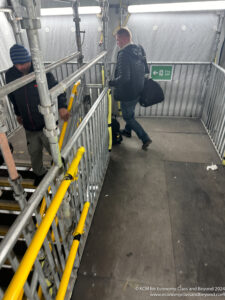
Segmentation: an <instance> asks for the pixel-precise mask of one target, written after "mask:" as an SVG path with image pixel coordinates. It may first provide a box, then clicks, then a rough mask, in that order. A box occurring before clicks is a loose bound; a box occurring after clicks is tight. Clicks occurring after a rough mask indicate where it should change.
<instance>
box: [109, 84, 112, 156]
mask: <svg viewBox="0 0 225 300" xmlns="http://www.w3.org/2000/svg"><path fill="white" fill-rule="evenodd" d="M108 131H109V148H108V149H109V151H111V150H112V92H111V90H110V89H109V90H108Z"/></svg>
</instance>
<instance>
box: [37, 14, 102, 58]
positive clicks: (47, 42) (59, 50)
mask: <svg viewBox="0 0 225 300" xmlns="http://www.w3.org/2000/svg"><path fill="white" fill-rule="evenodd" d="M41 24H42V28H41V30H40V42H41V46H42V50H43V55H44V59H45V60H47V61H55V60H57V59H60V58H62V57H64V56H66V55H68V54H70V53H72V52H74V51H76V49H77V47H76V41H75V26H74V22H73V16H49V17H41ZM99 26H100V23H99V20H98V18H97V17H96V16H95V15H82V16H81V30H82V31H85V37H84V42H83V54H84V59H85V60H89V59H90V58H93V57H95V56H96V55H97V53H99V52H100V50H101V48H100V47H99V46H98V42H99V39H100V32H99ZM81 37H82V40H83V34H82V35H81Z"/></svg>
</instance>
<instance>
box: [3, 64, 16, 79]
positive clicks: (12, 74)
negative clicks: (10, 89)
mask: <svg viewBox="0 0 225 300" xmlns="http://www.w3.org/2000/svg"><path fill="white" fill-rule="evenodd" d="M5 77H6V80H7V81H9V80H10V79H11V78H12V80H13V79H14V77H16V72H15V66H12V67H11V68H9V69H8V70H7V71H6V72H5Z"/></svg>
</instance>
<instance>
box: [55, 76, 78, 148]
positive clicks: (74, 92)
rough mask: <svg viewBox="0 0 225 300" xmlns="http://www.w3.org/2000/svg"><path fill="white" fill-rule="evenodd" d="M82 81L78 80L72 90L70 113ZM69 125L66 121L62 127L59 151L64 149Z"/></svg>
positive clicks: (69, 105)
mask: <svg viewBox="0 0 225 300" xmlns="http://www.w3.org/2000/svg"><path fill="white" fill-rule="evenodd" d="M80 83H81V81H80V80H78V81H77V82H76V83H75V84H74V86H73V88H72V92H71V95H70V100H69V104H68V108H67V110H68V111H69V112H70V111H71V108H72V105H73V101H74V96H75V95H76V96H77V87H78V86H79V85H80ZM67 125H68V121H65V122H64V123H63V127H62V130H61V134H60V137H59V150H61V149H62V145H63V140H64V137H65V134H66V129H67Z"/></svg>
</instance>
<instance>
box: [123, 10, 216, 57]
mask: <svg viewBox="0 0 225 300" xmlns="http://www.w3.org/2000/svg"><path fill="white" fill-rule="evenodd" d="M217 23H218V16H217V14H216V13H176V14H175V13H156V14H132V15H131V16H130V18H129V21H128V24H127V26H128V27H129V28H130V29H131V31H132V34H133V40H134V42H135V43H140V44H142V45H143V47H144V48H145V50H146V53H147V58H148V60H151V61H185V62H190V61H195V62H199V61H212V60H213V52H214V47H215V39H216V31H217Z"/></svg>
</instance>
